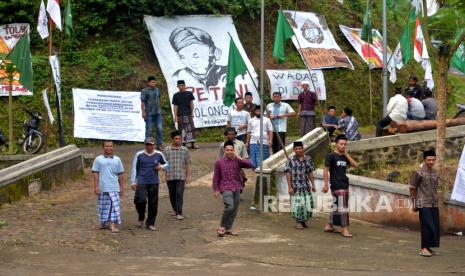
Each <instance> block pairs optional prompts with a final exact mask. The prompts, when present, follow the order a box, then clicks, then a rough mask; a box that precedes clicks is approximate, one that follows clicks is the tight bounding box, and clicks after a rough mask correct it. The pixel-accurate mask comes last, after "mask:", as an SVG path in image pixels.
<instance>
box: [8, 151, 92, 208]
mask: <svg viewBox="0 0 465 276" xmlns="http://www.w3.org/2000/svg"><path fill="white" fill-rule="evenodd" d="M83 174H84V163H83V159H82V156H81V151H80V150H79V149H78V148H77V147H76V146H75V145H70V146H66V147H64V148H61V149H58V150H54V151H51V152H48V153H45V154H42V155H38V156H36V157H33V158H31V159H29V160H27V161H24V162H21V163H19V164H16V165H13V166H10V167H8V168H5V169H3V170H0V204H3V203H11V202H13V201H16V200H19V199H20V198H21V197H23V196H28V195H32V194H34V193H37V192H40V191H43V190H49V189H51V188H52V187H53V186H57V185H61V184H63V183H65V182H66V181H72V180H74V179H76V178H78V177H81V176H82V175H83Z"/></svg>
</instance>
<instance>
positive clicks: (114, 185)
mask: <svg viewBox="0 0 465 276" xmlns="http://www.w3.org/2000/svg"><path fill="white" fill-rule="evenodd" d="M113 152H114V145H113V142H112V141H104V142H103V154H102V155H99V156H97V158H95V160H94V163H93V165H92V174H93V176H94V177H93V180H94V190H95V194H96V195H97V196H98V211H99V212H98V213H99V221H100V228H101V229H106V228H107V226H108V225H107V224H108V223H109V224H110V229H111V232H112V233H117V232H118V228H117V226H116V225H120V224H121V216H120V196H123V194H124V186H123V185H124V174H123V173H124V168H123V163H121V159H119V157H118V156H115V155H113Z"/></svg>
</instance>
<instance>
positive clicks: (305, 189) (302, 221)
mask: <svg viewBox="0 0 465 276" xmlns="http://www.w3.org/2000/svg"><path fill="white" fill-rule="evenodd" d="M294 153H295V155H294V156H293V157H291V159H290V160H288V161H287V164H286V168H285V172H286V176H287V185H288V189H289V194H290V195H291V208H292V209H291V210H292V217H293V218H294V219H295V220H296V222H297V225H296V226H295V228H296V229H299V230H302V229H304V227H308V226H307V221H308V220H309V219H310V218H311V217H312V212H313V195H312V192H316V188H315V174H314V171H315V165H314V164H313V160H312V158H311V157H310V156H308V155H305V154H304V145H303V143H302V142H301V141H296V142H294ZM310 184H311V186H310Z"/></svg>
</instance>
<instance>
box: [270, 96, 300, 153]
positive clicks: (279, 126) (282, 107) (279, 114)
mask: <svg viewBox="0 0 465 276" xmlns="http://www.w3.org/2000/svg"><path fill="white" fill-rule="evenodd" d="M266 110H267V112H268V115H269V117H270V119H271V120H273V122H274V129H273V141H274V143H273V153H277V152H278V151H280V150H281V149H282V148H283V147H282V146H281V143H279V141H278V135H279V137H280V138H281V141H282V142H283V143H282V144H283V145H284V146H286V131H287V117H290V116H295V111H294V109H292V107H291V106H290V105H289V104H288V103H285V102H282V101H281V93H280V92H273V102H272V103H270V104H268V105H267V107H266Z"/></svg>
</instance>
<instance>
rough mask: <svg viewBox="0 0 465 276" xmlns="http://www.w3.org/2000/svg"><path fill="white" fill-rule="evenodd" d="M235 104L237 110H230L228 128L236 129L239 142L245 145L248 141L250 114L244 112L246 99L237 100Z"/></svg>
mask: <svg viewBox="0 0 465 276" xmlns="http://www.w3.org/2000/svg"><path fill="white" fill-rule="evenodd" d="M234 103H235V104H236V110H233V109H231V110H229V114H228V122H227V123H226V127H233V128H235V129H236V132H237V136H236V138H237V140H240V141H242V142H243V143H245V142H246V141H247V124H248V122H249V120H250V113H249V112H248V111H245V110H244V99H242V98H236V99H235V100H234Z"/></svg>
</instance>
